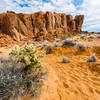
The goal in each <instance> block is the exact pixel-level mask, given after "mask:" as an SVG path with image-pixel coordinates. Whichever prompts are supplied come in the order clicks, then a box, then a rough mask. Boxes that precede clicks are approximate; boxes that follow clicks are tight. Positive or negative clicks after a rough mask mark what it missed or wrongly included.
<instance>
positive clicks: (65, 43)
mask: <svg viewBox="0 0 100 100" xmlns="http://www.w3.org/2000/svg"><path fill="white" fill-rule="evenodd" d="M75 45H76V42H75V41H74V40H72V39H71V38H67V39H65V40H64V41H63V45H62V46H75Z"/></svg>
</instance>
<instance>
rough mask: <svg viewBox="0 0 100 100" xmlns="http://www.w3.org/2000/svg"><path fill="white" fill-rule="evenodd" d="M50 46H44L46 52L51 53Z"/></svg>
mask: <svg viewBox="0 0 100 100" xmlns="http://www.w3.org/2000/svg"><path fill="white" fill-rule="evenodd" d="M52 48H53V47H52V46H47V47H46V54H50V53H51V51H52Z"/></svg>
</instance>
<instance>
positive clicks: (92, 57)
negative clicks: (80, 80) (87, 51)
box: [87, 54, 98, 62]
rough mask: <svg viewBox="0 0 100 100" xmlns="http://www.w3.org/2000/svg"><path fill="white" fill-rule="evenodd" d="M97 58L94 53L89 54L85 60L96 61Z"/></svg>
mask: <svg viewBox="0 0 100 100" xmlns="http://www.w3.org/2000/svg"><path fill="white" fill-rule="evenodd" d="M97 61H98V59H97V57H96V55H95V54H93V55H91V56H90V58H89V59H88V61H87V62H97Z"/></svg>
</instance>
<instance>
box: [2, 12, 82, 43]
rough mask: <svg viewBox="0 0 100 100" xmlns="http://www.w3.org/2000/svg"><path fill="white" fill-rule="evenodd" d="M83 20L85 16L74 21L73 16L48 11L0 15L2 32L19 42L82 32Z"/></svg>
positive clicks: (78, 16) (80, 16)
mask: <svg viewBox="0 0 100 100" xmlns="http://www.w3.org/2000/svg"><path fill="white" fill-rule="evenodd" d="M83 20H84V15H77V16H76V17H75V19H73V18H72V16H71V15H66V14H64V13H55V12H54V13H51V12H48V11H47V12H46V13H43V12H41V11H40V12H36V13H33V14H23V13H15V12H12V11H7V13H1V14H0V31H1V32H2V33H5V34H7V35H9V36H11V38H13V39H14V40H18V41H19V40H23V39H24V38H25V37H41V38H44V37H47V36H49V35H50V34H52V35H55V34H58V33H61V32H63V33H65V32H67V31H78V32H80V31H81V27H82V24H83Z"/></svg>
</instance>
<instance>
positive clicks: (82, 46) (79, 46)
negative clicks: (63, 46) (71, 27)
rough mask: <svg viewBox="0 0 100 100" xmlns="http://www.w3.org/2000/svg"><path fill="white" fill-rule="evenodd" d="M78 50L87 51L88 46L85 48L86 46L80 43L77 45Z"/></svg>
mask: <svg viewBox="0 0 100 100" xmlns="http://www.w3.org/2000/svg"><path fill="white" fill-rule="evenodd" d="M77 48H78V49H79V50H85V49H86V46H85V45H84V44H82V43H78V44H77Z"/></svg>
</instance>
